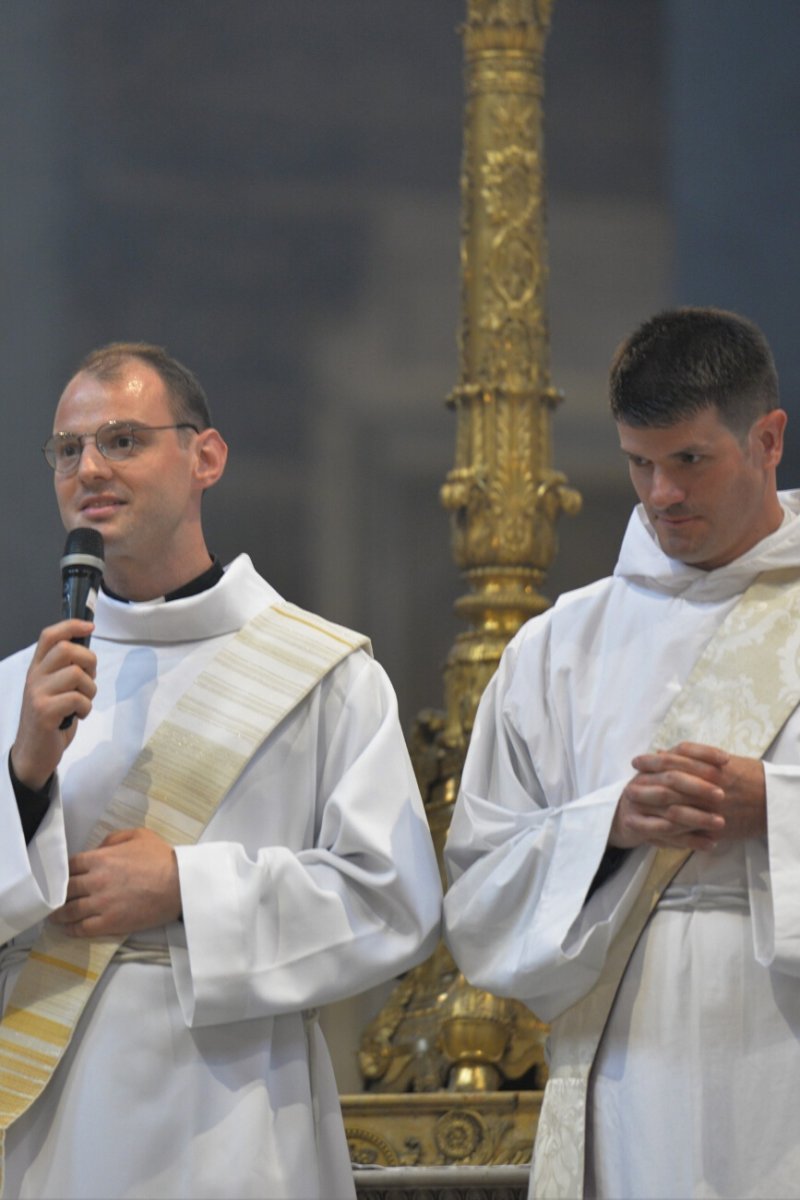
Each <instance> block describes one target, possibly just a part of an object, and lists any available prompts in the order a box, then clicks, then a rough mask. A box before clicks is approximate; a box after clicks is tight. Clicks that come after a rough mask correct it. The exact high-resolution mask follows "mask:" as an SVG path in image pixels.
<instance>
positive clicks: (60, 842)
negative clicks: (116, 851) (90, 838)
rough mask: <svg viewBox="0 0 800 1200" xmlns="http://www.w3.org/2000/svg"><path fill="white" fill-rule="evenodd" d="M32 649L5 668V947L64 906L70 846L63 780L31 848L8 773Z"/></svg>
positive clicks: (0, 880) (1, 783) (1, 874)
mask: <svg viewBox="0 0 800 1200" xmlns="http://www.w3.org/2000/svg"><path fill="white" fill-rule="evenodd" d="M32 653H33V650H32V648H29V649H27V650H22V651H20V652H19V653H18V654H15V655H12V656H11V657H10V658H7V659H5V660H4V662H3V663H2V664H1V665H0V693H2V696H3V704H2V707H0V945H2V944H4V943H5V942H7V941H9V940H10V939H11V938H13V937H17V936H18V935H19V934H21V933H25V932H26V931H27V930H29V929H32V928H33V927H34V926H35V925H38V924H39V923H40V922H41V921H42V920H44V918H45V917H47V916H48V915H49V914H50V913H51V912H52V911H53V910H54V909H55V908H58V907H59V905H61V904H63V903H64V899H65V896H66V889H67V879H68V868H67V840H66V834H65V829H64V811H63V807H62V802H61V788H60V784H59V779H58V775H56V777H55V778H54V780H53V784H52V793H51V799H50V804H49V806H48V809H47V812H46V813H45V815H44V817H43V819H42V821H41V823H40V824H39V827H38V829H37V830H36V833H35V834H34V836H33V837H32V838H31V841H30V844H29V845H27V846H26V844H25V833H24V830H23V827H22V821H21V819H20V813H19V807H18V804H17V798H16V795H15V793H14V787H13V784H12V781H11V776H10V774H9V769H8V761H9V750H10V748H11V746H12V744H13V742H14V738H15V737H16V731H17V724H18V722H19V711H20V704H21V702H22V691H23V687H24V684H25V676H26V673H27V670H28V664H29V662H30V657H31V654H32Z"/></svg>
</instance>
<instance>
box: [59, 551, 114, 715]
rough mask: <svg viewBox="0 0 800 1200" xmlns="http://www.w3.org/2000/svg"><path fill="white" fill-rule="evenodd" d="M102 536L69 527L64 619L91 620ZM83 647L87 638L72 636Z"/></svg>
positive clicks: (100, 569) (64, 567)
mask: <svg viewBox="0 0 800 1200" xmlns="http://www.w3.org/2000/svg"><path fill="white" fill-rule="evenodd" d="M103 554H104V551H103V535H102V534H101V533H98V531H97V530H96V529H87V528H81V529H72V530H70V532H69V533H68V534H67V541H66V544H65V546H64V556H63V558H62V559H61V616H62V618H63V619H64V620H65V621H66V620H68V619H69V618H70V617H79V618H80V620H82V621H93V620H94V610H95V608H96V607H97V591H98V588H99V587H100V580H101V579H102V578H103V567H104V566H105V561H104V558H103ZM73 641H75V642H78V643H79V644H80V645H82V646H88V645H89V638H88V637H84V638H73ZM74 720H75V713H72V715H71V716H69V717H65V718H64V720H63V721H62V722H61V724H60V725H59V729H69V727H70V725H71V724H72V722H73V721H74Z"/></svg>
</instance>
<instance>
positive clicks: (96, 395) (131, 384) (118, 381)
mask: <svg viewBox="0 0 800 1200" xmlns="http://www.w3.org/2000/svg"><path fill="white" fill-rule="evenodd" d="M109 406H111V407H113V408H114V412H113V413H110V414H106V419H109V416H112V417H113V418H114V419H116V420H124V418H125V417H128V416H134V415H137V416H138V415H140V412H141V410H143V409H148V410H151V409H152V410H156V411H157V412H158V414H159V415H160V414H162V413H164V412H167V413H169V397H168V395H167V390H166V388H165V386H164V383H163V380H162V379H161V377H160V375H159V374H158V372H157V371H154V370H153V368H152V367H150V366H149V365H148V364H147V363H144V362H141V361H139V360H137V359H130V360H127V361H126V362H124V363H122V364H120V367H119V369H118V370H116V371H114V373H113V374H111V375H108V376H106V375H96V374H94V373H93V372H91V371H79V372H78V373H77V375H74V376H73V377H72V379H71V380H70V381H69V383H68V384H67V386H66V387H65V389H64V391H63V393H62V395H61V398H60V400H59V402H58V405H57V407H56V412H55V423H56V425H57V426H58V427H60V428H64V420H69V421H71V422H72V424H74V421H75V419H76V418H80V416H81V414H82V413H84V412H85V413H87V414H89V415H91V414H93V413H94V412H99V411H100V410H101V409H106V408H108V407H109Z"/></svg>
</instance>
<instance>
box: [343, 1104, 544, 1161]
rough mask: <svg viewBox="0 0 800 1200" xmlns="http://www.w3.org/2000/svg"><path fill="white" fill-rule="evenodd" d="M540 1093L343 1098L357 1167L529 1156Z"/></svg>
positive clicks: (351, 1151)
mask: <svg viewBox="0 0 800 1200" xmlns="http://www.w3.org/2000/svg"><path fill="white" fill-rule="evenodd" d="M541 1102H542V1095H541V1092H496V1093H493V1094H490V1095H487V1094H484V1093H464V1094H460V1095H455V1096H454V1095H451V1094H449V1093H448V1092H431V1093H428V1094H426V1095H423V1094H420V1095H406V1096H398V1095H391V1096H390V1095H380V1096H375V1095H370V1094H364V1095H361V1096H345V1097H343V1108H344V1119H345V1133H346V1136H347V1142H348V1145H349V1147H350V1156H351V1158H352V1160H353V1162H354V1163H357V1164H358V1165H359V1166H367V1167H370V1166H375V1167H396V1166H401V1167H405V1166H423V1165H432V1164H437V1165H440V1166H467V1165H468V1166H493V1165H499V1164H504V1165H512V1166H517V1165H522V1164H524V1163H527V1162H529V1161H530V1156H531V1147H532V1145H533V1137H534V1133H535V1130H536V1122H537V1120H538V1116H539V1109H540V1108H541Z"/></svg>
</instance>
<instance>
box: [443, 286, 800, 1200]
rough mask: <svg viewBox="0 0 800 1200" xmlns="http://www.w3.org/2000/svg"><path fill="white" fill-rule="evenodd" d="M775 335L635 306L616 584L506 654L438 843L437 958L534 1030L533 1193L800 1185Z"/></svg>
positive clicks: (798, 687)
mask: <svg viewBox="0 0 800 1200" xmlns="http://www.w3.org/2000/svg"><path fill="white" fill-rule="evenodd" d="M777 403H778V386H777V375H776V372H775V367H774V364H773V361H772V355H771V353H770V351H769V347H768V345H767V343H766V340H765V339H764V336H763V334H762V333H761V331H760V330H758V329H757V327H755V326H754V325H753V324H752V322H750V321H748V320H746V319H744V318H742V317H740V316H738V315H736V314H733V313H728V312H723V311H720V310H716V309H703V308H685V309H675V310H670V311H667V312H665V313H661V314H660V315H658V316H656V317H654V318H653V319H652V320H650V321H648V322H646V323H645V324H644V325H643V326H641V327H640V328H639V329H637V330H636V331H635V332H634V333H633V334H632V335H631V337H630V338H628V339H627V341H626V342H624V343H623V345H622V346H621V347H620V349H619V350H618V351H617V353H616V355H615V357H614V360H613V363H612V368H611V405H612V411H613V415H614V418H615V420H616V423H617V429H618V433H619V439H620V445H621V448H622V451H623V453H624V454H625V456H626V458H627V461H628V468H629V471H630V476H631V480H632V483H633V485H634V488H635V491H636V493H637V496H638V498H639V501H640V503H639V505H638V507H637V509H636V510H635V512H634V514H633V516H632V517H631V520H630V523H629V526H628V529H627V532H626V534H625V538H624V541H623V545H622V549H621V553H620V557H619V561H618V563H617V566H616V568H615V571H614V575H613V576H612V577H611V578H609V579H604V580H601V581H599V582H597V583H594V584H591V585H589V586H588V587H585V588H581V589H579V590H578V591H575V592H572V593H569V594H567V595H565V596H562V597H561V598H560V599H559V601H558V602H557V604H556V605H555V606H554V607H553V609H551V610H550V611H549V612H548V613H546V614H544V615H543V616H541V617H538V618H536V619H535V620H533V621H531V622H529V623H528V624H526V625H525V626H524V627H523V628H522V629H521V630H520V632H519V633H518V634H517V636H516V637H515V638H514V639H513V640H512V642H511V643H510V645H509V646H508V648H507V650H506V652H505V654H504V656H503V659H502V661H501V664H500V667H499V669H498V671H497V673H496V675H495V677H494V679H493V680H492V682H491V683H490V685H489V687H488V688H487V690H486V693H485V695H484V697H483V698H482V701H481V704H480V708H479V711H478V715H477V719H476V722H475V729H474V732H473V736H472V741H471V745H470V750H469V753H468V756H467V762H466V765H465V769H464V775H463V780H462V787H461V793H460V797H459V800H458V803H457V806H456V811H455V815H454V818H453V822H452V826H451V829H450V834H449V839H448V844H447V848H446V858H447V861H448V868H449V871H450V874H451V878H452V879H453V885H452V887H451V889H450V891H449V893H448V894H447V896H446V899H445V923H446V929H447V936H448V940H449V944H450V946H451V949H452V951H453V953H454V955H455V957H456V960H457V961H458V963H459V965H460V966H461V968H462V970H463V971H464V972H465V974H466V976H467V978H468V979H469V980H470V981H471V982H472V983H474V984H476V985H477V986H479V987H483V988H487V989H489V990H491V991H493V992H495V993H497V994H500V995H508V996H514V997H516V998H518V999H521V1000H523V1001H524V1002H525V1003H527V1004H528V1005H529V1006H530V1007H531V1008H532V1009H533V1010H534V1011H535V1012H536V1013H537V1014H538V1016H540V1017H541V1018H542V1019H543V1020H546V1021H550V1022H553V1026H552V1032H551V1061H550V1079H549V1082H548V1085H547V1091H546V1093H545V1100H544V1105H543V1110H542V1116H541V1119H540V1122H539V1131H538V1135H537V1142H536V1147H535V1151H534V1160H533V1168H532V1185H531V1194H532V1195H534V1196H551V1197H555V1196H564V1197H569V1198H570V1200H574V1198H575V1197H577V1196H580V1195H581V1194H585V1195H586V1196H597V1197H616V1198H622V1197H630V1198H634V1197H635V1198H637V1200H639V1198H642V1197H664V1198H666V1197H669V1198H670V1200H677V1198H679V1197H700V1196H718V1197H736V1198H737V1200H740V1198H741V1197H763V1196H770V1197H778V1196H789V1195H796V1194H797V1186H798V1185H797V1180H798V1178H800V1137H799V1136H798V1135H799V1134H800V1125H799V1124H798V1119H797V1115H796V1113H797V1107H796V1091H797V1079H798V1077H800V982H798V978H797V977H798V975H800V901H798V896H800V833H798V831H799V830H800V822H798V816H797V804H798V799H799V798H800V788H799V786H798V785H800V745H799V744H798V742H799V741H800V714H798V711H797V704H798V700H800V645H799V644H798V636H799V635H798V633H797V630H798V628H800V626H798V620H797V618H798V617H800V520H798V513H800V494H798V493H797V492H789V493H779V492H778V490H777V485H776V468H777V466H778V463H779V461H780V458H781V453H782V447H783V433H784V428H785V424H786V414H785V412H783V410H782V409H780V408H778V407H777Z"/></svg>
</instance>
